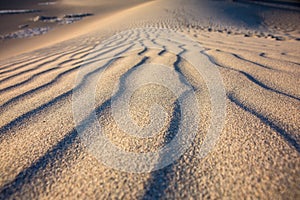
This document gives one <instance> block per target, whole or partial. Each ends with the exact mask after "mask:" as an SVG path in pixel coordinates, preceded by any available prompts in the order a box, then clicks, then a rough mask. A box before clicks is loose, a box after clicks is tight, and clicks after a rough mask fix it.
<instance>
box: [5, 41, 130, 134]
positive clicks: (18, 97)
mask: <svg viewBox="0 0 300 200" xmlns="http://www.w3.org/2000/svg"><path fill="white" fill-rule="evenodd" d="M131 47H132V45H131V46H130V47H128V48H126V49H125V50H123V51H121V52H120V53H117V54H115V55H114V56H118V55H121V54H122V53H124V52H126V51H127V50H128V49H130V48H131ZM118 58H121V57H118ZM104 59H108V58H103V59H98V60H93V61H90V62H88V63H85V64H84V65H79V66H77V67H74V68H71V69H69V70H67V71H64V72H62V73H61V74H59V75H58V76H56V77H55V78H54V79H53V80H52V81H50V82H48V83H46V84H44V85H41V86H39V87H37V88H34V89H32V90H29V91H27V92H25V93H23V94H20V95H18V96H16V97H14V98H12V99H10V100H8V101H7V102H5V103H4V104H2V105H1V106H0V111H1V110H2V109H3V108H4V107H6V106H8V105H9V104H11V103H13V102H15V101H17V100H19V99H20V98H22V97H25V96H26V95H30V94H33V93H34V92H37V91H39V90H42V89H45V88H46V87H48V86H50V85H52V84H54V83H55V82H56V81H58V80H59V79H60V78H61V77H62V76H63V75H65V74H68V73H70V72H72V71H74V70H76V69H78V68H80V67H84V66H86V65H90V64H92V63H95V62H98V61H101V60H104ZM0 130H1V129H0Z"/></svg>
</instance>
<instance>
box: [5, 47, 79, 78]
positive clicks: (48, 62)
mask: <svg viewBox="0 0 300 200" xmlns="http://www.w3.org/2000/svg"><path fill="white" fill-rule="evenodd" d="M75 51H76V50H75ZM75 51H71V52H68V53H65V54H62V55H60V56H58V57H56V58H54V59H52V60H49V61H46V62H43V63H41V64H39V65H37V66H35V67H33V68H30V69H27V70H24V71H21V72H19V73H17V74H14V75H11V76H9V77H6V78H4V79H2V80H0V83H2V82H5V81H7V80H9V79H12V78H15V77H17V76H20V75H22V74H25V73H27V72H31V71H34V70H37V69H39V68H41V67H43V66H45V65H47V64H50V63H53V62H55V61H57V60H59V59H60V58H62V57H64V56H67V55H69V54H72V53H73V52H75Z"/></svg>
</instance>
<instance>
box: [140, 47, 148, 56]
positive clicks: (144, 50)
mask: <svg viewBox="0 0 300 200" xmlns="http://www.w3.org/2000/svg"><path fill="white" fill-rule="evenodd" d="M147 51H148V48H147V47H146V46H145V47H144V49H143V50H142V51H140V52H138V55H139V56H141V55H143V54H144V53H145V52H147Z"/></svg>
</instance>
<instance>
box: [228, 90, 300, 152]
mask: <svg viewBox="0 0 300 200" xmlns="http://www.w3.org/2000/svg"><path fill="white" fill-rule="evenodd" d="M227 97H228V99H229V100H230V101H231V102H233V103H234V104H235V105H237V106H238V107H240V108H242V109H243V110H244V111H246V112H249V113H250V114H252V115H254V116H255V117H257V118H258V119H260V120H261V121H262V122H263V123H264V124H266V125H268V126H269V127H270V128H271V129H273V130H274V131H275V132H276V133H278V134H279V135H280V136H282V137H283V138H284V139H285V141H287V142H288V144H289V145H290V146H292V147H294V148H295V149H296V151H297V152H298V153H300V145H299V144H298V143H297V141H296V140H295V139H294V138H293V137H292V136H290V134H289V133H288V132H286V131H285V130H284V129H282V128H281V127H279V126H277V125H276V124H275V123H273V122H272V121H271V120H269V119H268V118H267V117H265V116H264V115H262V114H260V113H258V112H256V111H255V110H254V109H252V108H250V107H247V106H246V105H244V104H243V103H242V102H240V101H239V100H238V99H236V98H235V97H234V95H233V94H227Z"/></svg>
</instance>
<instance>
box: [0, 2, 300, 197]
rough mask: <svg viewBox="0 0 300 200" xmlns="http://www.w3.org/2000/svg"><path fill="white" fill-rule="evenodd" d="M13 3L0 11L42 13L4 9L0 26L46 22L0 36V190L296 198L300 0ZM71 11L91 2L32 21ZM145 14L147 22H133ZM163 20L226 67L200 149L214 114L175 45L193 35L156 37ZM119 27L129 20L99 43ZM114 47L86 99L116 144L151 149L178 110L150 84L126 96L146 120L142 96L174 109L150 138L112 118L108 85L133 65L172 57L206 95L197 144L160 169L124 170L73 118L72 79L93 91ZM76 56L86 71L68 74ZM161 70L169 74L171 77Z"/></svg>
mask: <svg viewBox="0 0 300 200" xmlns="http://www.w3.org/2000/svg"><path fill="white" fill-rule="evenodd" d="M22 2H23V3H20V2H19V1H1V3H0V6H1V9H0V10H16V9H37V10H40V12H34V13H27V14H13V15H12V14H4V15H0V21H1V31H0V34H2V35H5V34H9V33H11V32H14V31H18V30H19V28H18V26H20V25H22V24H28V27H27V28H34V27H41V26H50V27H51V29H50V30H49V31H48V32H47V33H45V34H42V35H37V36H33V37H26V38H17V39H13V38H10V39H5V38H2V39H1V43H0V59H1V61H0V63H1V65H0V96H1V98H0V172H1V173H0V199H36V198H38V199H74V198H79V199H84V198H89V199H160V198H161V199H241V198H242V199H247V198H252V199H299V197H300V193H299V191H300V186H299V182H300V176H299V174H300V154H299V152H300V146H299V144H300V134H299V130H300V115H299V113H300V89H299V85H300V69H299V66H300V45H299V44H300V24H299V21H300V8H299V1H281V0H266V1H246V0H236V1H229V0H228V1H227V0H218V1H217V0H212V1H208V0H203V1H197V0H155V1H138V0H126V1H125V0H124V1H117V0H110V1H106V0H103V1H96V0H88V1H84V3H83V1H79V0H63V1H57V2H56V3H55V4H49V5H46V6H45V5H43V6H41V5H39V4H38V3H45V2H46V1H26V3H25V1H22ZM78 13H92V14H93V15H92V16H88V17H84V18H83V19H81V20H79V21H76V22H74V23H71V24H59V23H53V22H51V23H50V22H33V21H32V20H31V19H32V18H34V17H36V16H59V17H62V16H64V15H67V14H78ZM151 27H152V28H154V29H153V31H149V32H148V33H147V32H144V31H143V29H142V28H151ZM160 28H162V29H164V30H172V31H174V32H176V33H179V34H184V35H185V36H187V37H189V38H191V39H192V40H193V41H195V44H197V45H200V46H201V47H202V48H203V50H202V51H200V52H197V53H198V55H199V57H205V58H206V59H207V60H208V61H209V63H210V64H211V66H213V67H214V68H216V69H218V70H219V71H220V74H221V77H222V79H223V83H224V87H225V90H226V111H227V112H226V120H225V124H224V128H223V130H222V133H221V135H220V138H219V140H218V143H217V144H216V146H215V148H214V149H213V151H211V152H210V153H209V154H208V156H207V157H205V158H204V159H199V158H198V157H197V155H199V153H200V147H201V144H202V142H203V137H204V136H205V135H206V134H207V128H208V127H209V125H210V116H209V113H210V110H211V105H210V103H211V102H210V97H209V93H208V88H207V85H206V83H205V81H204V79H203V77H201V76H200V75H199V74H197V72H196V71H195V69H193V66H192V65H191V64H190V63H189V62H187V61H185V60H181V59H179V58H178V57H179V55H180V54H181V53H182V54H184V53H186V54H188V53H190V52H192V48H191V46H188V45H187V44H185V43H184V42H183V41H173V40H172V37H170V38H164V37H160V32H159V31H157V29H160ZM25 29H26V28H25ZM150 30H151V29H150ZM122 31H127V32H123V33H124V34H120V35H119V36H118V37H115V39H113V40H111V41H110V42H108V43H107V44H103V46H101V45H102V42H103V41H107V39H108V38H110V37H111V36H113V35H115V34H118V33H120V32H122ZM130 41H131V42H130ZM126 42H129V43H128V44H127V43H126ZM135 43H138V44H139V45H137V46H136V45H135ZM131 44H132V47H131V46H130V45H131ZM98 45H100V47H99V46H98ZM135 47H139V48H138V49H136V48H135ZM154 47H155V48H154ZM161 49H162V50H161ZM181 51H183V52H181ZM120 52H123V53H125V54H124V55H123V56H120V57H119V58H118V59H108V63H109V64H108V66H109V67H108V69H107V70H106V71H105V73H104V74H103V77H102V79H101V80H99V81H98V82H97V90H96V105H95V107H96V108H95V112H96V113H97V119H98V121H99V122H100V124H101V125H102V126H103V130H105V132H106V133H105V134H106V136H107V137H108V138H109V139H110V140H111V141H112V142H113V143H114V144H115V145H117V146H118V147H120V148H122V149H125V150H126V151H131V152H144V151H153V150H156V149H157V148H159V147H160V146H162V145H164V144H167V143H168V135H169V134H170V133H169V132H168V131H169V130H172V125H174V118H176V117H175V116H176V115H177V114H176V104H175V103H174V102H176V101H177V99H176V98H174V95H173V94H172V93H171V92H170V91H168V90H167V89H166V88H164V87H159V86H157V85H151V84H150V85H148V86H147V87H143V88H140V89H139V90H138V91H137V92H136V93H134V95H133V96H132V99H131V110H130V112H131V116H133V118H134V120H135V121H136V123H137V124H139V125H141V126H144V125H147V124H149V121H150V119H149V108H150V107H151V105H153V104H154V103H158V104H162V105H163V107H164V109H165V110H166V112H167V113H168V114H169V115H168V118H167V123H166V124H165V127H164V128H163V129H162V130H161V131H160V132H159V133H158V135H157V137H155V138H153V139H151V140H150V141H148V140H144V139H137V138H133V137H130V136H128V135H126V133H125V132H124V131H122V130H121V129H120V128H119V127H118V126H117V124H116V123H115V121H114V119H113V117H112V116H111V111H110V110H111V105H110V103H109V102H110V101H109V100H110V99H111V98H112V97H113V96H114V95H113V94H112V91H113V90H114V88H115V86H116V85H117V86H118V87H119V90H120V91H121V89H120V88H122V87H124V88H125V89H126V87H127V86H126V85H122V83H123V82H124V80H125V81H126V80H127V79H130V78H131V77H133V75H134V74H135V73H137V72H138V69H139V67H141V64H143V63H163V64H165V65H167V66H170V69H171V70H173V71H174V73H178V74H181V75H182V76H184V78H185V79H186V81H188V82H189V83H190V84H191V85H192V86H193V88H194V90H195V94H196V96H197V98H198V99H199V100H201V105H200V106H199V112H200V113H201V114H203V116H202V118H201V121H200V123H199V130H198V132H197V135H196V138H195V140H194V142H193V145H191V146H190V148H189V149H188V150H187V152H186V153H185V154H184V155H182V156H181V157H180V158H179V159H178V160H176V161H175V162H174V163H172V164H171V165H169V166H168V167H166V168H163V169H161V170H158V171H154V172H151V173H127V172H121V171H118V170H115V169H112V168H110V167H107V166H105V165H104V164H103V163H101V162H99V160H97V159H96V158H95V156H94V155H93V154H91V153H90V151H89V150H88V149H87V147H86V145H85V144H84V143H83V142H82V141H81V139H80V137H79V135H78V133H77V131H76V129H75V127H76V125H78V124H75V123H74V116H73V112H72V93H73V89H74V88H77V87H80V88H82V89H83V90H88V89H89V81H92V80H94V79H95V76H96V75H97V74H98V73H99V72H100V71H101V69H102V68H101V67H103V63H101V62H100V61H101V60H99V59H101V58H103V56H104V57H105V56H108V57H110V56H112V55H119V53H120ZM171 52H176V53H175V54H172V53H171ZM126 53H128V54H126ZM93 62H95V63H96V64H95V65H90V63H93ZM80 67H83V68H84V69H86V71H85V73H86V74H85V75H86V77H85V78H84V79H83V80H81V81H79V84H78V85H76V83H75V80H76V76H77V73H78V71H79V69H80ZM161 75H162V76H166V80H168V81H169V82H170V83H174V85H175V83H176V81H178V80H169V79H168V78H169V76H168V75H167V74H161ZM142 79H143V77H142V76H141V77H136V81H138V80H142ZM178 79H179V78H178ZM173 81H174V82H173ZM179 81H180V80H179ZM83 104H84V103H83ZM91 109H93V108H91ZM112 159H115V158H112ZM161 160H162V161H161V162H163V157H162V158H161Z"/></svg>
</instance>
